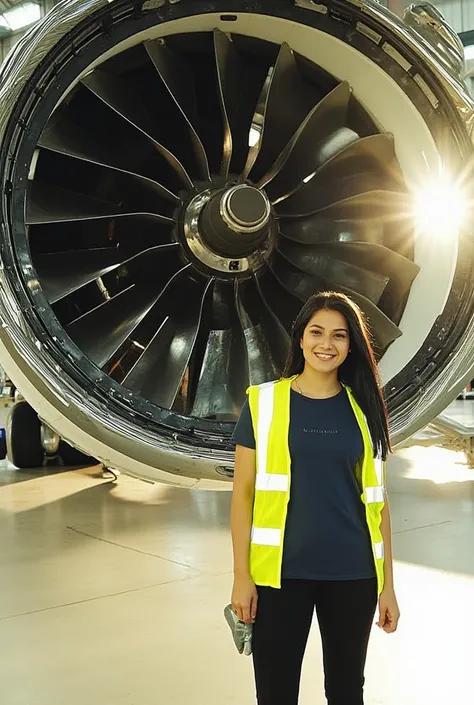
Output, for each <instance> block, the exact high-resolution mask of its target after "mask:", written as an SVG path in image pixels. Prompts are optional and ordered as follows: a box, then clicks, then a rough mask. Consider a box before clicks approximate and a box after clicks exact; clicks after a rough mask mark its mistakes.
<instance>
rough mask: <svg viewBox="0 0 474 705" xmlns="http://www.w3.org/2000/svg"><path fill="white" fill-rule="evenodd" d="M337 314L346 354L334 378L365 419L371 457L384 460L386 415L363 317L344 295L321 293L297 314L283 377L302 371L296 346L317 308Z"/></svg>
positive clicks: (387, 445) (387, 446) (387, 441)
mask: <svg viewBox="0 0 474 705" xmlns="http://www.w3.org/2000/svg"><path fill="white" fill-rule="evenodd" d="M322 308H324V309H328V310H332V311H339V313H342V315H343V316H344V318H345V319H346V321H347V325H348V326H349V340H350V350H351V351H350V353H349V354H348V356H347V358H346V359H345V360H344V362H343V363H342V365H341V366H340V367H339V370H338V378H339V380H340V381H341V382H343V383H344V384H347V385H348V386H349V387H350V388H351V389H352V392H353V394H354V396H355V398H356V399H357V402H358V404H359V406H360V407H361V409H362V411H363V412H364V413H365V415H366V417H367V423H368V426H369V429H370V434H371V436H372V442H373V446H374V455H375V456H376V457H377V456H378V457H381V458H382V459H383V460H386V459H387V455H388V453H389V452H391V451H392V449H391V446H390V438H389V432H388V416H387V409H386V407H385V401H384V397H383V392H382V388H381V385H380V378H379V374H378V370H377V363H376V361H375V356H374V350H373V347H372V341H371V335H370V331H369V328H368V325H367V322H366V319H365V316H364V314H363V313H362V311H361V310H360V308H359V307H358V306H357V304H356V303H354V302H353V301H352V300H351V299H350V298H349V297H348V296H345V294H339V293H337V292H335V291H322V292H320V293H318V294H314V295H313V296H311V297H310V298H309V299H308V300H307V301H306V303H305V304H304V306H303V308H302V309H301V311H300V312H299V314H298V316H297V318H296V320H295V321H294V323H293V326H292V329H291V348H290V352H289V354H288V358H287V360H286V363H285V366H284V369H283V374H282V376H283V377H291V376H292V375H296V374H300V373H301V372H303V369H304V365H305V358H304V355H303V351H302V349H301V346H300V341H301V338H302V337H303V333H304V331H305V328H306V326H307V325H308V323H309V322H310V320H311V319H312V317H313V316H314V314H315V313H316V311H319V310H320V309H322Z"/></svg>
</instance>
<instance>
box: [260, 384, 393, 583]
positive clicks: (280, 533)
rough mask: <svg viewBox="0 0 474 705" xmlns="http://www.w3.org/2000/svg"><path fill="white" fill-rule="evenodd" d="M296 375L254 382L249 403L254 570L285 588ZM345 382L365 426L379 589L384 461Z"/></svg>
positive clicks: (365, 490) (365, 487) (366, 496)
mask: <svg viewBox="0 0 474 705" xmlns="http://www.w3.org/2000/svg"><path fill="white" fill-rule="evenodd" d="M295 377H296V375H294V376H293V377H290V378H285V379H281V380H279V381H277V382H267V383H265V384H262V385H259V386H252V387H249V388H248V390H247V393H248V396H249V406H250V412H251V416H252V424H253V428H254V433H255V441H256V464H257V467H256V477H255V498H254V507H253V525H252V533H251V540H250V572H251V575H252V578H253V580H254V581H255V583H256V584H257V585H267V586H270V587H275V588H279V587H280V586H281V564H282V559H283V541H284V533H285V524H286V514H287V507H288V501H289V498H290V489H291V458H290V451H289V445H288V437H289V427H290V389H291V382H292V381H293V379H295ZM343 386H344V387H345V390H346V393H347V395H348V398H349V401H350V403H351V406H352V410H353V412H354V415H355V417H356V419H357V422H358V424H359V428H360V430H361V434H362V438H363V442H364V453H363V463H362V494H361V500H362V502H363V503H364V505H365V509H366V512H365V513H366V520H367V526H368V529H369V533H370V537H371V541H372V551H373V556H374V564H375V569H376V574H377V583H378V592H379V594H380V593H381V591H382V589H383V581H384V545H383V539H382V533H381V530H380V522H381V512H382V508H383V506H384V500H385V489H384V479H385V477H384V472H385V468H384V465H385V464H384V463H383V461H382V460H381V459H380V458H374V457H373V446H372V439H371V437H370V431H369V427H368V423H367V418H366V416H365V414H364V413H363V412H362V410H361V408H360V406H359V405H358V403H357V401H356V400H355V397H354V395H353V394H352V390H351V389H350V387H348V386H347V385H343Z"/></svg>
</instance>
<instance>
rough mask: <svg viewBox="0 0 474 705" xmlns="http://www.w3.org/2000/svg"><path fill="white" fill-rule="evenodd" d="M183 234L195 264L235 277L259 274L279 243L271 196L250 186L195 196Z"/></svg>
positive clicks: (209, 190)
mask: <svg viewBox="0 0 474 705" xmlns="http://www.w3.org/2000/svg"><path fill="white" fill-rule="evenodd" d="M183 234H184V242H185V244H186V246H187V250H188V252H189V251H190V255H191V258H192V259H193V260H194V262H195V264H197V265H201V264H202V265H204V266H205V268H206V270H209V269H211V270H213V271H214V272H220V273H222V272H225V273H228V274H232V275H236V274H239V273H245V272H248V273H250V272H255V271H257V270H258V269H259V268H260V267H262V266H263V265H264V264H265V261H266V260H267V259H268V257H269V255H270V253H271V252H272V251H273V249H274V247H275V242H276V230H275V220H274V218H272V211H271V205H270V201H269V200H268V197H267V195H266V194H265V193H264V192H263V191H260V190H259V189H257V188H255V187H253V186H247V185H246V184H239V185H237V186H235V185H233V186H229V187H227V188H225V189H219V190H215V189H207V190H205V191H203V192H201V193H200V194H198V195H197V196H195V197H194V198H193V199H192V200H191V201H190V203H189V204H188V206H187V207H186V210H185V213H184V228H183Z"/></svg>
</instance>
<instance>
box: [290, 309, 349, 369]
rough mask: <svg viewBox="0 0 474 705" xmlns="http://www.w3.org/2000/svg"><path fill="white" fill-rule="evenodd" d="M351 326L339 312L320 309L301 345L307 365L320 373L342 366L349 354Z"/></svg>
mask: <svg viewBox="0 0 474 705" xmlns="http://www.w3.org/2000/svg"><path fill="white" fill-rule="evenodd" d="M349 343H350V341H349V326H348V325H347V321H346V319H345V318H344V316H343V315H342V313H339V311H328V310H327V309H324V308H323V309H320V310H319V311H317V312H316V313H315V314H314V316H313V317H312V318H311V320H310V321H309V323H308V325H307V326H306V328H305V330H304V333H303V337H302V338H301V341H300V345H301V349H302V350H303V355H304V359H305V360H306V362H307V364H308V365H310V367H312V368H313V369H314V370H318V371H319V372H331V371H332V370H335V369H337V368H338V367H340V365H342V363H343V362H344V360H345V359H346V357H347V354H348V352H349Z"/></svg>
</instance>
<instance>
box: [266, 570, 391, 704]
mask: <svg viewBox="0 0 474 705" xmlns="http://www.w3.org/2000/svg"><path fill="white" fill-rule="evenodd" d="M257 590H258V603H257V617H256V620H255V624H254V625H253V639H252V642H253V663H254V670H255V683H256V689H257V702H258V705H297V703H298V694H299V687H300V676H301V666H302V662H303V656H304V652H305V648H306V642H307V639H308V634H309V629H310V626H311V620H312V617H313V611H314V608H316V615H317V618H318V622H319V629H320V632H321V638H322V646H323V665H324V686H325V692H326V698H327V701H328V704H329V705H363V703H364V696H363V689H364V668H365V660H366V656H367V647H368V643H369V635H370V631H371V628H372V624H373V620H374V614H375V609H376V607H377V581H376V578H370V579H366V580H341V581H336V580H334V581H332V580H331V581H326V580H283V581H282V586H281V588H280V589H279V590H277V589H275V588H269V587H258V588H257Z"/></svg>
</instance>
